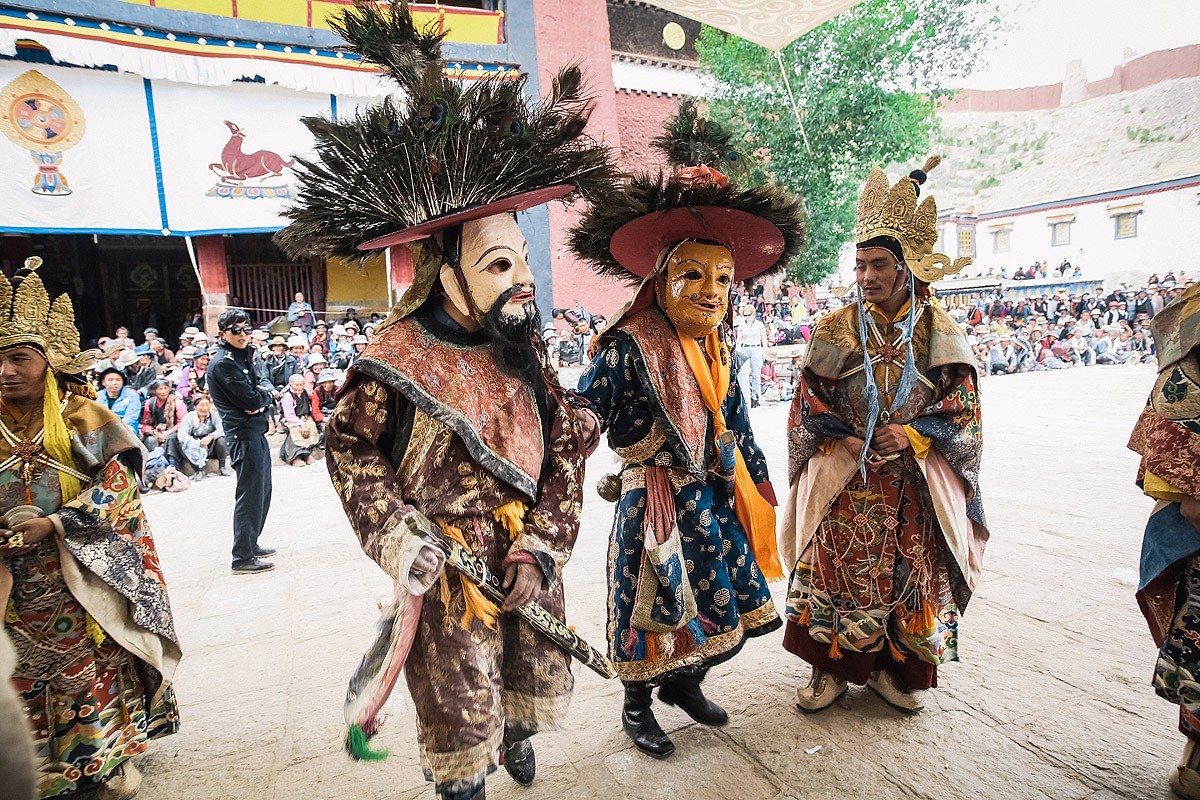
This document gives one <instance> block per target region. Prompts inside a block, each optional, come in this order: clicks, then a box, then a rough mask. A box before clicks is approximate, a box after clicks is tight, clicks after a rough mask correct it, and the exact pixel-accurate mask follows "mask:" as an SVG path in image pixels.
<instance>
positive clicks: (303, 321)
mask: <svg viewBox="0 0 1200 800" xmlns="http://www.w3.org/2000/svg"><path fill="white" fill-rule="evenodd" d="M380 321H381V319H380V316H379V315H378V314H371V315H370V318H369V319H368V320H360V319H359V317H358V314H357V312H356V311H355V309H353V308H351V309H347V310H346V313H345V315H344V316H340V317H338V318H337V319H336V320H327V319H318V318H317V315H316V313H315V312H314V311H313V308H312V306H311V305H309V304H308V303H307V302H305V300H304V296H303V295H302V294H300V293H297V294H296V302H294V303H292V305H291V307H289V309H288V311H287V313H286V314H285V315H284V316H283V317H281V318H280V319H277V320H275V321H273V323H272V325H270V326H267V325H264V326H262V327H260V328H256V329H255V330H254V331H253V332H252V333H251V341H252V343H253V346H254V350H255V366H256V369H258V370H259V378H260V380H261V381H262V382H263V383H264V384H269V385H271V386H272V387H274V392H275V395H276V403H275V406H274V408H272V409H271V410H270V412H269V413H270V415H271V416H270V419H271V426H270V431H271V433H272V434H276V435H281V436H282V443H281V445H280V448H279V455H280V458H281V459H282V460H283V461H284V462H285V463H288V464H292V465H296V466H302V465H304V464H309V463H312V461H313V457H314V452H315V451H317V450H318V449H320V448H321V447H322V445H323V426H324V422H325V419H326V417H327V416H328V415H329V414H330V413H331V412H332V411H333V407H334V405H335V402H336V401H335V394H336V391H337V387H339V386H341V384H342V382H343V381H344V380H345V375H346V370H347V369H349V368H350V366H351V365H352V364H353V363H354V362H355V361H356V360H357V359H358V357H359V356H360V355H361V354H362V352H363V350H365V349H366V346H367V344H368V342H370V340H371V338H372V336H373V335H374V332H375V328H376V327H378V324H379V322H380ZM283 324H286V325H287V326H288V332H287V334H286V335H282V334H275V335H272V334H271V333H270V330H280V329H282V325H283ZM177 341H178V344H173V342H169V341H167V340H164V339H163V338H162V336H161V335H160V333H159V331H158V330H157V329H155V328H147V329H146V330H144V331H143V332H142V340H141V341H140V342H137V341H135V340H134V339H133V337H131V336H130V332H129V329H128V328H126V327H120V328H118V329H117V330H116V332H115V333H114V335H113V336H111V337H107V336H104V337H101V338H100V339H99V341H98V342H97V345H98V346H99V347H100V349H101V350H103V351H104V352H106V353H111V354H110V356H109V358H107V359H105V360H103V361H101V362H100V363H98V364H97V365H96V367H95V376H96V378H95V379H96V398H97V399H96V402H97V403H100V404H102V405H104V406H105V407H107V408H109V409H110V410H112V411H113V413H115V414H116V415H117V416H118V417H120V418H121V420H122V421H123V422H124V423H125V424H126V425H128V426H129V428H130V429H131V430H132V431H133V432H134V434H135V435H136V436H137V437H138V438H139V439H141V441H142V443H143V444H144V445H145V446H146V449H147V451H148V453H149V457H148V459H147V462H146V485H147V488H149V487H151V486H153V487H156V488H163V489H169V490H172V491H178V490H181V489H183V488H186V487H187V486H188V485H189V484H190V483H191V482H192V481H197V480H203V479H204V478H205V476H206V475H209V474H212V475H223V476H228V475H232V474H233V473H232V470H230V468H229V466H228V463H227V461H228V458H229V455H228V449H227V446H226V442H225V436H224V430H223V429H222V426H221V420H220V415H219V414H217V413H216V410H215V409H214V408H213V404H212V401H211V399H210V398H209V392H208V386H207V378H208V364H209V361H210V359H211V357H212V354H213V353H214V352H215V348H216V344H217V342H216V339H215V337H209V336H208V335H207V334H206V333H205V332H204V331H202V330H200V328H199V326H195V325H191V326H188V327H187V328H185V329H184V331H183V332H182V333H181V334H180V335H179V338H178V340H177ZM114 347H115V348H117V349H115V350H114V349H113V348H114Z"/></svg>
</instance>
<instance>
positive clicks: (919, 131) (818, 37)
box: [697, 0, 998, 284]
mask: <svg viewBox="0 0 1200 800" xmlns="http://www.w3.org/2000/svg"><path fill="white" fill-rule="evenodd" d="M986 5H987V3H986V0H865V2H863V3H861V4H860V5H858V6H855V7H853V8H851V9H850V10H848V11H846V12H843V13H842V14H840V15H838V16H837V17H835V18H834V19H832V20H830V21H829V22H826V23H825V24H823V25H821V26H819V27H817V28H815V29H814V30H812V31H810V32H809V33H807V34H805V35H804V36H802V37H801V38H800V39H798V40H796V41H795V42H793V43H792V44H790V45H789V46H788V47H787V48H785V49H784V50H783V51H782V53H781V54H780V57H781V58H782V62H783V68H784V71H786V74H787V77H788V81H789V82H790V84H791V89H792V91H793V92H794V94H795V96H796V102H797V104H798V105H799V107H800V113H801V118H802V120H803V129H801V126H799V125H797V123H796V116H795V113H794V111H793V109H792V105H791V101H790V100H789V98H788V91H787V87H786V86H785V83H784V79H783V74H784V71H781V70H780V65H779V62H778V61H777V60H776V56H775V54H774V53H773V52H771V51H769V50H767V49H765V48H763V47H760V46H759V45H756V44H753V43H752V42H748V41H746V40H744V39H740V38H738V37H736V36H728V35H726V34H724V33H722V32H721V31H719V30H716V29H714V28H708V27H706V28H705V29H704V30H703V32H702V34H701V36H700V39H699V41H698V43H697V50H698V51H699V54H700V65H701V68H702V69H703V70H704V71H705V72H706V73H708V75H709V76H710V77H711V79H712V80H711V82H710V90H709V96H708V98H707V99H708V101H709V104H710V106H711V112H710V116H711V117H712V118H713V119H715V120H720V121H722V122H724V123H727V124H729V125H730V127H731V128H732V129H733V130H734V131H736V132H737V133H739V134H740V135H741V136H742V137H743V139H744V141H745V143H746V145H747V147H746V148H745V149H746V151H747V155H748V158H747V161H749V162H750V165H751V166H750V170H751V173H752V174H754V173H760V174H758V175H755V177H763V176H766V177H770V178H771V179H773V180H776V181H778V182H780V183H781V184H783V185H784V186H787V187H788V188H790V189H792V190H794V191H798V192H800V193H801V194H803V196H804V201H805V205H806V206H807V208H808V213H809V217H810V223H809V230H810V233H809V242H808V248H807V250H806V251H805V252H804V253H803V254H802V255H801V256H799V257H798V258H797V259H795V260H794V261H793V262H792V264H790V265H789V266H788V273H789V274H790V275H791V276H792V277H794V278H796V279H797V280H799V281H800V282H802V283H806V284H814V283H817V282H818V281H819V280H821V279H822V278H823V277H825V276H826V275H829V274H830V273H832V272H833V271H834V270H835V269H836V268H837V262H838V253H839V251H840V250H841V248H842V247H843V245H844V244H845V243H846V242H848V241H850V239H851V236H852V234H853V229H854V208H855V203H856V202H857V198H858V192H859V191H860V190H861V188H862V185H863V183H864V182H865V181H866V177H867V174H868V173H869V172H870V170H871V169H872V168H873V167H876V166H883V165H887V164H892V163H908V162H914V161H915V162H917V163H914V164H913V166H914V167H915V166H920V160H923V158H924V156H925V155H927V152H926V150H927V148H928V147H929V143H930V140H931V134H932V133H933V132H934V131H935V129H936V128H937V116H936V114H935V104H936V102H937V100H938V98H939V97H940V96H942V95H945V94H946V93H947V91H948V87H949V86H950V85H951V84H952V83H953V82H954V81H956V80H957V79H959V78H961V77H963V76H965V75H967V74H969V73H970V71H971V69H972V67H973V66H974V65H975V62H976V59H977V58H978V55H979V53H980V52H981V50H982V49H983V46H984V45H985V44H986V42H987V41H988V39H989V37H990V36H991V34H992V33H993V31H994V30H995V28H996V26H997V23H998V20H997V19H996V18H995V17H994V16H992V15H990V14H989V12H988V11H987V9H986Z"/></svg>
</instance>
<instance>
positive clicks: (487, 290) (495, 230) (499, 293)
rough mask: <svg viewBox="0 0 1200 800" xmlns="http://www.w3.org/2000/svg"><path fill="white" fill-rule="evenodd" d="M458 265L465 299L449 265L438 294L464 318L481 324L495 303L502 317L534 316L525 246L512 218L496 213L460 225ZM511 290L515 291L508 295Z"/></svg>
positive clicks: (508, 215)
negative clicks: (501, 301) (498, 302)
mask: <svg viewBox="0 0 1200 800" xmlns="http://www.w3.org/2000/svg"><path fill="white" fill-rule="evenodd" d="M460 241H461V251H460V257H459V263H460V264H461V265H462V274H463V278H464V282H465V283H466V290H467V292H468V293H469V295H470V299H469V301H468V298H467V297H466V296H464V294H463V286H462V284H460V282H459V280H458V276H457V275H455V274H454V268H453V267H452V266H451V265H450V264H443V265H442V271H441V282H442V290H443V291H444V292H445V293H446V296H447V297H448V298H450V302H451V303H453V304H454V307H455V308H457V309H458V311H459V312H460V313H462V314H463V315H464V316H468V317H471V318H472V319H474V320H475V321H476V322H479V323H482V322H483V319H484V316H485V315H486V314H487V313H488V312H489V311H492V310H493V307H494V306H495V305H496V303H497V301H499V300H501V298H502V297H505V299H504V305H503V306H501V307H500V308H499V309H497V312H498V313H499V314H500V315H501V316H502V317H511V318H514V319H525V318H527V317H529V316H530V315H531V314H536V310H535V309H534V307H533V305H532V304H533V301H534V295H535V293H536V291H537V290H536V287H535V286H534V282H533V272H532V271H531V270H530V269H529V245H528V244H526V242H525V236H524V235H523V234H522V233H521V229H520V228H519V227H518V226H517V220H516V218H515V217H514V216H513V215H512V214H496V215H495V216H491V217H484V218H483V219H476V220H471V221H469V222H464V223H463V225H462V234H461V240H460ZM514 290H515V291H514Z"/></svg>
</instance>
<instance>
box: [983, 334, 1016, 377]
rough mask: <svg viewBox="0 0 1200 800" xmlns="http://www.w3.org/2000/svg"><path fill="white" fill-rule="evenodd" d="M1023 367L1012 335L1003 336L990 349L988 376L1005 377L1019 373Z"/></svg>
mask: <svg viewBox="0 0 1200 800" xmlns="http://www.w3.org/2000/svg"><path fill="white" fill-rule="evenodd" d="M1020 367H1021V362H1020V358H1019V357H1018V354H1017V348H1016V346H1014V345H1013V337H1012V334H1008V333H1005V334H1001V335H1000V339H999V341H997V342H996V343H995V344H993V345H992V346H991V347H990V348H989V349H988V374H989V375H1004V374H1012V373H1014V372H1017V371H1018V370H1019V369H1020Z"/></svg>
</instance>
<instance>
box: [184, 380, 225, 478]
mask: <svg viewBox="0 0 1200 800" xmlns="http://www.w3.org/2000/svg"><path fill="white" fill-rule="evenodd" d="M178 435H179V450H180V452H181V453H182V454H183V458H184V459H185V460H186V461H187V464H188V466H190V467H191V468H192V469H194V470H195V474H194V475H193V476H192V480H194V481H199V480H203V479H204V467H205V465H206V464H207V463H208V459H210V458H215V459H216V460H217V467H218V469H219V470H220V472H221V474H222V475H226V476H228V475H232V474H233V470H231V469H230V468H229V467H228V466H226V465H225V459H227V458H228V457H229V451H228V450H227V449H226V446H225V430H224V429H223V428H222V427H221V416H220V415H219V414H214V413H213V407H212V400H211V399H209V396H208V395H207V394H201V395H197V397H196V407H195V408H193V409H192V410H191V411H189V412H188V413H187V414H185V415H184V417H183V422H181V423H179V432H178Z"/></svg>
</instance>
